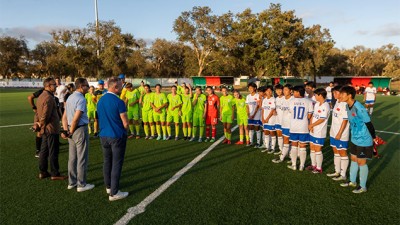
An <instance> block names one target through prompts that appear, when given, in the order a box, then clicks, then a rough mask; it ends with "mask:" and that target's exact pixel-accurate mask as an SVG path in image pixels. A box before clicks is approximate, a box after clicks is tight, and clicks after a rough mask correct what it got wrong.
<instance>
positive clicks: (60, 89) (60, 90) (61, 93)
mask: <svg viewBox="0 0 400 225" xmlns="http://www.w3.org/2000/svg"><path fill="white" fill-rule="evenodd" d="M56 85H57V88H56V92H55V93H54V96H55V97H56V98H58V102H59V103H60V110H61V115H62V114H64V97H65V94H66V93H67V90H68V89H67V88H66V87H65V85H63V84H62V83H61V80H60V78H59V77H57V78H56Z"/></svg>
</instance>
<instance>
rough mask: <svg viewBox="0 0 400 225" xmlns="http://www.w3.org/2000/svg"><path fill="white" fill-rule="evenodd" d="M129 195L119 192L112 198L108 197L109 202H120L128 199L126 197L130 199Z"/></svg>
mask: <svg viewBox="0 0 400 225" xmlns="http://www.w3.org/2000/svg"><path fill="white" fill-rule="evenodd" d="M128 195H129V193H128V192H122V191H118V192H117V194H115V195H112V196H111V195H110V196H108V200H110V201H116V200H120V199H123V198H126V197H128Z"/></svg>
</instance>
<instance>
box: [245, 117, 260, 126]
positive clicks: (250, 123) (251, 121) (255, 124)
mask: <svg viewBox="0 0 400 225" xmlns="http://www.w3.org/2000/svg"><path fill="white" fill-rule="evenodd" d="M248 124H249V125H253V126H262V125H263V124H262V122H261V120H250V119H249V120H248Z"/></svg>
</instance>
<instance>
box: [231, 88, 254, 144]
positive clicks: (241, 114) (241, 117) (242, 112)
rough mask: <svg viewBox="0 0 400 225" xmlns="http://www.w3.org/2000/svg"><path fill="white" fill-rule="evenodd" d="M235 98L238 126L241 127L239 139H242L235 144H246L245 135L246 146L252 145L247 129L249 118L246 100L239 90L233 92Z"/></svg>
mask: <svg viewBox="0 0 400 225" xmlns="http://www.w3.org/2000/svg"><path fill="white" fill-rule="evenodd" d="M233 97H235V99H234V103H235V104H234V105H235V108H236V122H237V125H239V137H240V139H239V141H238V142H236V143H235V144H237V145H242V144H244V142H243V137H244V135H246V144H248V145H249V144H250V139H249V130H248V129H247V125H248V119H249V117H248V116H247V106H246V99H244V98H243V97H242V95H241V94H240V92H239V91H237V90H235V91H233Z"/></svg>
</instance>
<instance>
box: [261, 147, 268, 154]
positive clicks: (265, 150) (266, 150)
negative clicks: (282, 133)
mask: <svg viewBox="0 0 400 225" xmlns="http://www.w3.org/2000/svg"><path fill="white" fill-rule="evenodd" d="M268 151H269V150H268V148H265V149H263V150H261V152H262V153H264V152H268Z"/></svg>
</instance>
